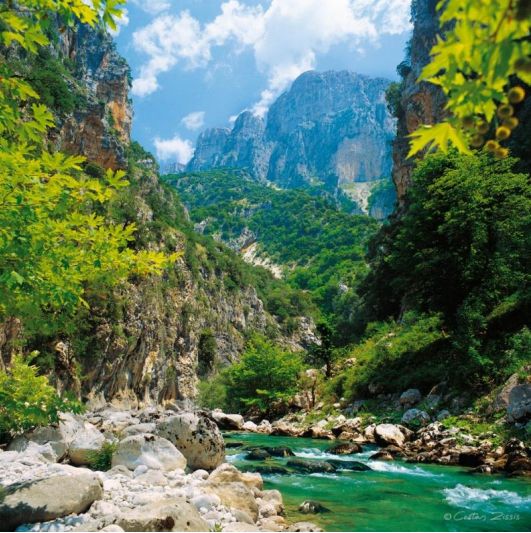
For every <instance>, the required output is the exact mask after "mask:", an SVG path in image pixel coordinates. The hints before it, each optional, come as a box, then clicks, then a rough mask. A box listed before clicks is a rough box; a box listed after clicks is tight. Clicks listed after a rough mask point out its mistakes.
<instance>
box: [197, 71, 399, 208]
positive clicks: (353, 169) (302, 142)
mask: <svg viewBox="0 0 531 533" xmlns="http://www.w3.org/2000/svg"><path fill="white" fill-rule="evenodd" d="M388 84H389V82H388V81H387V80H384V79H381V78H369V77H367V76H361V75H359V74H355V73H352V72H347V71H341V72H334V71H330V72H323V73H318V72H314V71H310V72H306V73H304V74H302V75H301V76H299V78H297V79H296V80H295V81H294V82H293V85H292V86H291V88H290V89H289V90H288V91H287V92H285V93H284V94H283V95H281V96H280V97H279V98H278V99H277V100H276V102H274V103H273V105H272V106H271V108H270V110H269V113H268V115H267V119H266V120H265V121H264V120H262V119H261V118H258V117H255V116H253V115H252V114H251V113H250V112H248V111H245V112H243V113H242V114H240V115H239V117H238V118H237V120H236V122H235V124H234V127H233V129H232V130H228V129H213V130H207V131H205V132H203V133H202V134H201V135H200V137H199V139H198V142H197V146H196V151H195V154H194V157H193V159H192V160H191V161H190V163H189V165H188V168H187V170H189V171H198V170H206V169H211V168H215V167H225V168H241V169H245V170H246V171H247V172H249V173H250V174H251V175H252V176H253V177H254V178H255V179H257V180H260V181H263V180H269V181H271V182H274V183H276V184H278V185H280V186H282V187H285V188H292V187H301V186H305V185H315V184H316V183H321V184H325V185H326V186H327V187H328V188H330V189H337V188H341V189H343V190H344V191H346V192H347V193H348V194H349V195H350V196H352V197H353V198H354V199H355V200H356V201H357V203H358V204H359V205H360V206H361V207H362V209H363V210H364V211H365V212H367V199H368V196H369V195H370V191H371V185H372V184H373V183H374V182H376V181H378V180H380V179H382V178H387V179H389V177H390V175H391V141H392V139H393V137H394V132H395V124H394V120H393V118H392V117H391V116H390V114H389V112H388V110H387V106H386V103H385V89H386V88H387V86H388Z"/></svg>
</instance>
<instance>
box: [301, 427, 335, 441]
mask: <svg viewBox="0 0 531 533" xmlns="http://www.w3.org/2000/svg"><path fill="white" fill-rule="evenodd" d="M301 436H302V437H304V438H307V439H328V440H334V439H335V435H334V434H333V433H332V431H330V430H329V429H325V428H324V427H323V426H322V425H315V426H312V427H310V428H308V429H306V430H305V431H304V432H303V433H302V435H301Z"/></svg>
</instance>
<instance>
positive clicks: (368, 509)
mask: <svg viewBox="0 0 531 533" xmlns="http://www.w3.org/2000/svg"><path fill="white" fill-rule="evenodd" d="M225 440H226V442H240V443H242V444H243V447H238V448H228V449H227V459H228V461H229V462H231V463H233V464H234V465H235V466H237V467H239V468H242V469H244V470H247V471H252V470H253V468H254V467H255V466H257V465H280V466H281V465H284V464H285V462H286V460H285V459H281V458H273V459H267V460H266V461H265V462H264V461H260V462H254V461H247V460H246V459H245V456H246V452H245V450H244V448H245V447H253V446H288V447H290V448H291V449H292V451H293V452H294V453H295V455H296V456H298V457H302V458H306V459H310V460H311V459H320V460H326V459H339V460H350V461H352V460H356V461H360V462H363V463H366V464H367V465H368V466H369V467H370V468H371V471H366V472H351V471H342V470H340V471H338V472H337V473H334V474H320V473H319V474H294V473H290V474H283V475H279V474H273V475H264V476H263V477H264V480H265V488H267V489H278V490H280V492H281V493H282V495H283V498H284V503H285V505H286V514H287V517H288V518H289V519H290V520H291V521H302V520H306V521H311V522H315V523H317V524H319V525H320V526H321V527H322V528H323V529H325V530H327V531H408V530H410V531H530V530H531V482H530V481H529V479H524V478H508V477H505V476H501V475H491V476H489V475H484V474H472V473H470V472H469V471H467V469H464V468H459V467H452V466H439V465H425V464H422V465H420V464H414V463H406V462H402V461H399V460H397V461H392V462H384V461H371V460H370V459H369V456H370V455H371V454H373V453H374V452H375V450H376V448H375V447H373V448H369V447H365V448H364V451H363V453H359V454H355V455H342V456H333V455H331V454H328V453H326V451H325V450H326V449H327V448H329V447H330V446H331V445H332V443H330V442H329V441H322V440H312V439H299V438H292V437H270V436H266V435H260V434H251V433H233V432H231V433H227V434H225ZM304 500H317V501H319V502H320V503H321V504H323V505H324V506H325V507H327V508H328V509H329V510H330V512H327V513H323V514H312V515H302V514H300V513H299V512H298V510H297V509H298V506H299V505H300V504H301V503H302V502H303V501H304Z"/></svg>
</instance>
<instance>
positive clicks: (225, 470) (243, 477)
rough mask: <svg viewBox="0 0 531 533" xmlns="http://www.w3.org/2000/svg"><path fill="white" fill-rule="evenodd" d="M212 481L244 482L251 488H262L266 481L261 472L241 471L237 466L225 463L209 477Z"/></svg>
mask: <svg viewBox="0 0 531 533" xmlns="http://www.w3.org/2000/svg"><path fill="white" fill-rule="evenodd" d="M208 481H209V482H211V483H243V484H244V485H246V486H247V487H249V488H250V489H259V490H262V488H263V487H264V481H263V479H262V476H261V475H260V474H251V473H245V472H240V471H239V470H238V469H237V468H236V467H235V466H233V465H231V464H228V463H223V464H222V465H220V466H218V467H217V468H216V469H215V470H214V471H213V472H212V473H211V474H210V476H209V477H208Z"/></svg>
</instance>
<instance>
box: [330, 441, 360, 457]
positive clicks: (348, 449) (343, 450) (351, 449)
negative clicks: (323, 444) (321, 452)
mask: <svg viewBox="0 0 531 533" xmlns="http://www.w3.org/2000/svg"><path fill="white" fill-rule="evenodd" d="M362 451H363V448H362V447H361V445H360V444H357V443H355V442H346V443H345V442H344V443H341V444H336V445H335V446H331V447H330V448H328V449H327V450H326V453H331V454H333V455H350V454H352V453H361V452H362Z"/></svg>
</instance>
